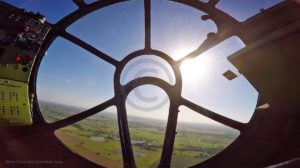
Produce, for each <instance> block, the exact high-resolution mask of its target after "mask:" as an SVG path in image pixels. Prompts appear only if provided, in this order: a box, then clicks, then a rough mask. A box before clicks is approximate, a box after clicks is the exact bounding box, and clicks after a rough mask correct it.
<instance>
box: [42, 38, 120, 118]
mask: <svg viewBox="0 0 300 168" xmlns="http://www.w3.org/2000/svg"><path fill="white" fill-rule="evenodd" d="M114 71H115V68H114V66H112V65H110V64H109V63H107V62H104V61H103V60H101V59H99V58H98V57H96V56H94V55H92V54H90V53H89V52H87V51H86V50H84V49H82V48H80V47H78V46H76V45H74V44H72V43H70V42H68V41H66V40H64V39H62V38H58V39H57V40H55V41H54V42H53V43H52V45H51V46H50V48H49V49H48V51H47V55H46V56H44V58H43V60H42V63H41V65H40V67H39V71H38V76H37V98H38V100H39V106H40V109H41V112H42V114H43V116H44V118H45V120H46V121H47V122H53V121H57V120H60V119H62V118H65V117H68V116H71V115H74V114H76V113H78V112H81V111H83V110H85V109H88V108H92V107H94V106H96V105H98V104H100V103H102V102H104V101H106V100H108V99H110V98H112V97H113V95H114V90H113V74H114ZM49 113H57V115H56V117H57V118H53V117H50V116H51V115H49ZM62 113H63V114H62Z"/></svg>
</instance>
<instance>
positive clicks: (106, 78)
mask: <svg viewBox="0 0 300 168" xmlns="http://www.w3.org/2000/svg"><path fill="white" fill-rule="evenodd" d="M6 2H9V3H11V4H14V5H16V6H18V7H21V8H25V9H27V10H31V11H39V12H40V13H42V14H43V15H45V16H46V18H47V20H48V21H49V22H51V23H55V22H57V21H58V20H59V19H61V18H62V17H63V16H65V15H66V14H69V13H70V12H72V11H73V10H76V9H77V7H76V6H75V5H74V4H73V3H72V1H71V0H63V1H61V0H42V1H41V0H28V1H20V0H9V1H8V0H7V1H6ZM151 2H152V11H151V12H152V28H151V30H152V41H151V43H152V47H153V48H154V49H157V50H160V51H162V52H165V53H166V54H168V55H170V56H171V57H172V58H174V59H179V58H181V57H183V56H184V55H186V54H188V53H189V52H191V51H193V50H194V49H196V48H197V47H198V46H199V44H201V42H203V40H205V38H206V34H207V33H209V32H216V31H217V28H216V26H215V24H214V23H213V22H212V21H209V20H208V21H202V20H201V19H200V17H201V16H202V15H203V14H204V13H203V12H201V11H198V10H195V9H193V8H190V7H188V6H184V5H181V4H177V3H173V2H167V1H164V0H153V1H151ZM278 2H281V0H247V1H241V0H221V1H220V3H219V4H217V7H218V8H220V9H222V10H224V11H225V12H227V13H229V14H230V15H232V16H233V17H235V18H236V19H237V20H239V21H244V20H246V19H247V18H249V17H251V16H253V15H254V14H256V13H258V12H259V10H260V9H262V8H268V7H270V6H272V5H274V4H276V3H278ZM57 4H59V5H57ZM67 31H68V32H70V33H71V34H74V35H75V36H77V37H79V38H81V39H83V40H85V41H87V42H88V43H90V44H92V45H93V46H94V47H96V48H98V49H99V50H101V51H103V52H105V53H106V54H108V55H111V56H112V57H114V58H115V59H117V60H121V59H123V58H124V57H125V56H126V55H128V54H129V53H131V52H133V51H136V50H140V49H142V48H143V47H144V7H143V1H142V0H133V1H131V2H124V3H120V4H117V5H113V6H110V7H106V8H104V9H102V10H99V11H95V12H93V13H91V14H89V15H88V16H86V17H84V18H83V19H81V20H79V21H77V22H75V23H74V24H73V25H71V26H70V27H69V28H68V29H67ZM243 47H244V45H243V43H242V42H241V41H240V40H239V38H238V37H232V38H230V39H228V40H226V41H225V42H223V43H222V44H220V45H218V46H216V47H214V48H213V49H211V50H209V51H207V52H206V53H204V54H202V55H200V56H198V57H197V58H195V60H194V61H195V62H196V66H192V65H188V64H187V66H186V67H185V68H182V69H181V70H182V75H183V92H182V96H183V97H184V98H186V99H189V100H191V101H193V102H195V103H197V104H199V105H202V106H203V107H206V108H208V109H211V110H213V111H215V112H216V113H219V114H222V115H225V116H228V117H231V118H233V119H236V120H238V121H241V122H247V121H248V120H249V119H250V118H251V116H252V114H253V111H254V107H255V105H256V99H257V92H256V91H255V89H254V88H253V87H252V86H251V84H249V82H248V81H247V80H246V79H245V78H244V77H243V76H242V75H240V76H239V77H238V78H236V79H234V80H232V81H228V80H227V79H225V78H224V77H223V76H222V74H223V73H224V72H225V71H226V70H228V69H230V70H232V71H234V72H236V73H238V72H237V70H236V69H235V67H233V66H232V65H231V64H230V63H229V62H228V61H227V59H226V57H227V56H229V55H230V54H232V53H234V52H236V51H238V50H239V49H241V48H243ZM146 57H147V58H149V59H154V60H155V58H154V57H155V56H145V58H146ZM193 64H195V63H193ZM165 65H166V66H167V64H165ZM139 68H140V69H143V68H144V69H145V68H146V69H148V70H149V68H152V70H153V69H155V68H156V69H157V70H154V71H151V70H150V71H149V72H146V73H144V74H143V75H150V76H156V77H161V78H162V79H165V80H167V81H168V80H169V79H168V78H167V74H165V73H166V72H165V71H162V69H160V68H161V67H159V66H157V67H155V65H153V64H151V63H148V64H147V63H145V64H140V65H139V66H137V67H135V69H133V71H134V72H131V74H129V75H127V76H125V77H123V79H124V80H125V81H126V80H129V79H132V78H134V75H136V71H138V70H137V69H139ZM193 68H194V69H193ZM114 70H115V69H114V67H113V66H112V65H110V64H108V63H106V62H104V61H102V60H101V59H99V58H97V57H95V56H93V55H92V54H90V53H89V52H87V51H85V50H84V49H82V48H80V47H77V46H75V45H74V44H72V43H70V42H68V41H67V40H65V39H63V38H57V39H56V40H55V41H54V43H53V44H52V45H51V47H50V48H49V49H48V51H47V55H46V56H45V58H44V59H43V61H42V64H41V66H40V69H39V74H38V80H37V89H38V90H37V93H38V98H39V99H41V100H48V101H52V102H60V103H64V104H69V105H76V106H82V107H87V108H90V107H93V106H95V105H97V104H99V103H101V102H103V101H105V100H107V99H109V98H111V97H113V92H114V91H113V74H114ZM169 70H170V68H169ZM171 73H172V72H171ZM191 73H192V74H193V75H194V76H192V77H191V75H190V74H191ZM126 78H129V79H126ZM136 90H138V91H141V92H143V94H145V95H144V97H154V98H157V101H161V100H163V99H165V97H166V94H165V93H164V91H162V90H161V89H159V88H158V87H153V86H141V87H139V88H137V89H136ZM128 99H130V100H132V101H133V102H137V103H138V104H140V105H143V106H151V105H152V104H151V103H153V102H151V103H150V104H149V102H148V103H145V102H143V101H141V100H139V99H138V98H137V97H136V95H135V94H134V92H132V93H130V95H129V97H128ZM139 101H140V102H139ZM154 104H155V102H154ZM180 109H181V110H182V111H183V113H182V112H181V113H180V115H179V120H180V121H188V122H198V123H214V122H213V121H211V120H210V119H207V118H205V117H203V116H201V115H199V114H197V113H194V112H192V111H191V110H189V109H187V108H185V107H181V108H180ZM127 110H128V113H129V114H130V115H136V116H141V117H151V118H166V117H167V114H168V102H167V103H166V104H165V105H164V106H162V107H160V108H157V109H155V110H153V111H151V112H143V111H141V110H139V109H136V108H134V107H132V106H130V104H128V103H127Z"/></svg>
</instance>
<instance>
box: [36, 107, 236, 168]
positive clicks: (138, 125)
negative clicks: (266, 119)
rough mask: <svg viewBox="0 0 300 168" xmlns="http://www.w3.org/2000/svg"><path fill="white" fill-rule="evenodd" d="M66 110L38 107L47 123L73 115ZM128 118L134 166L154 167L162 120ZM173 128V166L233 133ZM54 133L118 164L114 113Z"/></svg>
mask: <svg viewBox="0 0 300 168" xmlns="http://www.w3.org/2000/svg"><path fill="white" fill-rule="evenodd" d="M70 111H71V110H68V109H67V107H66V109H65V110H64V109H63V108H62V106H61V105H60V108H55V105H53V104H51V105H47V104H46V103H45V104H43V106H42V113H43V116H44V117H45V118H46V120H47V121H48V122H54V121H58V120H60V119H62V118H65V117H67V116H70V115H73V114H72V112H70ZM129 119H130V120H129V121H128V122H129V128H130V136H131V139H132V144H133V150H134V153H135V161H136V164H137V166H138V167H143V168H144V167H145V168H151V167H156V166H157V165H158V163H159V160H160V156H161V152H162V145H163V140H164V131H165V129H164V128H163V126H162V125H163V124H162V122H161V121H152V120H147V119H140V118H135V117H130V118H129ZM177 131H178V134H177V135H176V139H175V144H174V151H173V159H172V166H171V167H174V168H182V167H188V166H192V165H195V164H197V163H199V162H201V161H203V160H206V159H208V158H210V157H212V156H213V155H215V154H216V153H218V152H220V151H221V150H223V149H224V148H225V147H227V146H228V145H229V144H230V143H231V142H232V141H233V140H234V139H235V138H236V136H237V133H236V132H232V131H230V130H228V129H225V128H221V127H213V126H201V125H195V124H186V125H184V124H180V125H178V129H177ZM58 132H59V135H60V136H58V137H59V138H60V139H61V140H62V142H64V143H65V145H67V146H68V147H69V148H71V149H72V150H74V151H75V152H76V151H77V152H78V153H80V154H81V155H84V156H83V157H86V158H88V159H91V160H92V161H94V162H96V163H98V164H101V165H104V166H105V165H106V167H120V165H122V154H121V153H122V152H121V145H120V141H119V132H118V124H117V119H116V114H113V113H104V112H101V115H95V116H92V117H89V118H87V119H84V120H82V121H80V122H77V123H75V124H73V125H70V126H67V127H64V128H62V129H60V130H58ZM93 137H94V138H95V137H101V138H102V139H103V140H99V141H95V140H93V139H92V138H93ZM72 138H73V139H72ZM115 163H117V164H115ZM121 167H122V166H121Z"/></svg>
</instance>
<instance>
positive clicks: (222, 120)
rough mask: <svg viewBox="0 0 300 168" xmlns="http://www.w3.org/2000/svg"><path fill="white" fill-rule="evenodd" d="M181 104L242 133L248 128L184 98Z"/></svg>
mask: <svg viewBox="0 0 300 168" xmlns="http://www.w3.org/2000/svg"><path fill="white" fill-rule="evenodd" d="M181 104H182V105H184V106H186V107H188V108H189V109H191V110H194V111H195V112H197V113H199V114H202V115H204V116H206V117H208V118H210V119H212V120H214V121H217V122H219V123H221V124H224V125H226V126H229V127H231V128H234V129H237V130H239V131H242V130H243V129H244V127H245V126H246V124H243V123H241V122H239V121H236V120H233V119H230V118H228V117H225V116H222V115H220V114H217V113H215V112H213V111H210V110H208V109H206V108H203V107H201V106H199V105H197V104H195V103H193V102H191V101H189V100H186V99H184V98H182V101H181Z"/></svg>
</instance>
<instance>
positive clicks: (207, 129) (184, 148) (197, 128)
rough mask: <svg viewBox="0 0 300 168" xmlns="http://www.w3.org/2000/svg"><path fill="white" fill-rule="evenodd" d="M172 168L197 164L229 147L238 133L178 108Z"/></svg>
mask: <svg viewBox="0 0 300 168" xmlns="http://www.w3.org/2000/svg"><path fill="white" fill-rule="evenodd" d="M178 121H179V122H178V124H177V134H176V139H175V145H174V151H173V157H172V164H171V167H172V168H184V167H190V166H193V165H195V164H198V163H200V162H202V161H204V160H206V159H208V158H210V157H212V156H214V155H215V154H217V153H219V152H221V151H222V150H223V149H225V148H226V147H227V146H229V145H230V144H231V143H232V142H233V141H234V140H235V139H236V138H237V136H238V135H239V132H238V131H236V130H234V129H232V128H229V127H226V126H224V125H222V124H220V123H217V122H215V121H213V120H211V119H209V118H206V117H204V116H202V115H201V114H198V113H196V112H194V111H192V110H190V109H188V108H186V107H183V106H182V107H180V112H179V116H178Z"/></svg>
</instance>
